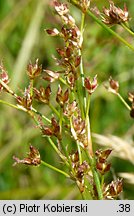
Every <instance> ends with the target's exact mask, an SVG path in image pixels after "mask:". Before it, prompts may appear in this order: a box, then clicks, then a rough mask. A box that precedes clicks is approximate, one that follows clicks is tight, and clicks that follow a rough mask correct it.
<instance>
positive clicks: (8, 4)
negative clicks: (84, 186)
mask: <svg viewBox="0 0 134 216" xmlns="http://www.w3.org/2000/svg"><path fill="white" fill-rule="evenodd" d="M51 2H52V1H49V0H19V1H18V0H0V60H2V61H3V63H4V65H5V67H6V68H7V70H8V72H9V76H10V79H11V81H10V86H11V87H12V88H13V89H14V90H15V91H16V92H20V89H24V87H25V86H27V84H28V79H27V76H26V75H25V72H26V65H27V63H29V61H30V60H31V61H32V62H34V61H35V59H36V58H39V62H40V63H41V64H42V65H43V68H44V69H46V68H49V69H52V68H55V63H54V61H53V59H52V55H55V56H56V55H57V53H56V51H55V49H56V47H58V46H59V39H57V38H52V37H49V36H48V35H47V34H46V33H45V31H44V29H46V28H51V27H57V26H59V23H58V22H57V19H56V18H55V16H54V15H55V14H54V10H53V9H52V7H51ZM114 2H116V3H117V4H118V5H119V6H121V7H123V2H124V1H114ZM126 3H127V6H128V8H129V11H130V16H131V17H132V19H131V21H130V24H131V27H132V29H134V4H133V1H132V0H129V1H127V2H126ZM95 4H96V5H97V6H98V8H99V9H101V8H102V6H104V5H106V6H108V1H106V0H105V1H99V0H98V1H93V0H92V5H95ZM70 8H71V12H72V14H73V16H74V17H75V18H76V22H77V24H78V26H79V25H80V11H79V10H77V9H76V8H74V7H73V6H71V7H70ZM112 28H113V29H115V31H116V32H118V33H119V34H120V35H122V37H124V38H126V40H127V41H128V42H130V43H131V44H133V46H134V40H133V38H132V37H131V36H130V35H129V34H128V33H126V32H124V30H123V29H122V28H121V27H120V26H116V27H112ZM84 37H85V39H84V44H83V56H84V64H85V73H86V75H88V76H89V75H91V76H92V77H93V76H94V75H95V74H97V75H98V80H99V87H98V89H97V90H96V92H95V94H94V95H93V97H92V101H91V112H90V116H91V128H92V131H93V132H94V133H97V134H103V135H105V136H107V135H108V134H112V135H115V136H119V137H120V138H121V139H122V140H124V139H126V140H127V141H128V145H129V142H131V143H132V145H133V147H132V150H133V152H134V143H133V142H134V124H133V119H131V118H130V116H129V112H128V110H127V109H126V108H125V107H124V106H123V104H122V103H121V102H120V101H119V99H118V98H116V97H115V96H114V95H111V94H110V93H108V92H107V91H106V90H105V88H104V86H103V83H104V82H105V81H107V80H108V79H109V77H110V76H111V75H112V77H113V78H114V79H117V80H119V82H120V92H121V94H122V96H123V97H124V99H125V100H126V101H127V102H128V99H127V93H128V92H129V91H132V90H134V53H133V52H132V51H131V50H130V49H129V48H128V47H125V46H124V45H123V44H121V43H120V42H119V41H118V40H117V39H116V38H114V37H113V36H111V35H110V34H109V33H107V32H106V31H105V30H104V29H102V28H101V27H100V26H99V25H98V24H96V23H95V22H94V21H93V20H92V19H91V18H90V17H87V18H86V25H85V32H84ZM55 88H57V87H56V86H55ZM0 98H2V99H5V100H10V101H11V99H10V97H8V96H7V95H6V94H1V95H0ZM53 100H54V99H53ZM128 103H129V102H128ZM36 107H37V108H38V109H39V110H40V111H41V112H42V113H44V114H47V115H48V116H49V115H50V116H51V112H50V110H49V109H48V107H47V106H44V105H40V104H39V105H37V104H36ZM94 142H95V140H94ZM29 144H32V145H33V146H36V147H37V148H39V150H40V153H41V157H42V159H43V160H45V161H46V162H49V163H50V164H53V165H55V166H57V167H60V168H61V169H63V165H62V164H61V163H59V158H58V156H57V155H55V153H54V151H53V149H52V148H51V147H50V145H49V143H48V142H47V140H46V139H45V138H42V137H41V134H40V132H39V130H38V129H37V128H35V126H34V123H33V121H32V120H31V119H29V117H28V116H27V115H26V114H24V113H22V112H20V111H17V110H14V109H12V108H10V107H7V106H5V105H2V104H0V199H81V196H80V195H79V192H78V190H77V188H76V186H75V185H74V184H73V183H72V182H71V181H68V180H66V179H65V178H64V177H63V176H61V175H60V174H57V173H55V172H54V171H51V170H49V169H48V168H45V167H42V166H40V167H37V168H35V167H26V166H23V165H20V166H15V167H13V166H12V164H13V159H12V156H13V155H17V156H18V157H20V158H23V156H24V155H26V152H27V151H28V147H29ZM117 145H118V143H117ZM95 148H98V147H97V146H95ZM124 148H125V146H124ZM131 153H132V152H131ZM111 162H112V165H113V166H112V167H113V173H114V175H115V176H116V175H118V173H119V172H125V173H131V172H133V173H134V158H133V161H132V160H129V161H128V160H127V158H125V157H124V158H123V159H120V158H119V157H117V156H116V157H112V158H111ZM112 175H113V174H111V176H109V177H108V179H109V180H111V177H112ZM133 183H134V181H133ZM121 198H123V199H134V186H133V184H130V183H127V182H126V181H124V193H123V195H122V197H121Z"/></svg>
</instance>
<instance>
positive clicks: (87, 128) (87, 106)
mask: <svg viewBox="0 0 134 216" xmlns="http://www.w3.org/2000/svg"><path fill="white" fill-rule="evenodd" d="M89 108H90V94H88V96H87V105H86V130H87V143H88V151H89V155H91V156H92V155H93V148H92V138H91V129H90V119H89Z"/></svg>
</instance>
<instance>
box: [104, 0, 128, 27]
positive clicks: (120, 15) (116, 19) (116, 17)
mask: <svg viewBox="0 0 134 216" xmlns="http://www.w3.org/2000/svg"><path fill="white" fill-rule="evenodd" d="M109 2H110V8H109V9H107V8H106V7H104V8H103V13H104V16H103V15H101V18H102V21H103V22H104V23H105V24H107V25H114V24H121V23H123V22H127V21H128V20H129V19H130V18H129V14H128V9H127V7H126V5H124V9H123V10H122V9H121V8H119V7H116V6H115V5H114V3H113V1H109Z"/></svg>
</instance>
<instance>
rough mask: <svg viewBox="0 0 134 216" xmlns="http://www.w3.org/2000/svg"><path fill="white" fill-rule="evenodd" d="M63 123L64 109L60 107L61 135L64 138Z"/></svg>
mask: <svg viewBox="0 0 134 216" xmlns="http://www.w3.org/2000/svg"><path fill="white" fill-rule="evenodd" d="M62 121H63V108H62V107H60V121H59V125H60V135H61V136H62Z"/></svg>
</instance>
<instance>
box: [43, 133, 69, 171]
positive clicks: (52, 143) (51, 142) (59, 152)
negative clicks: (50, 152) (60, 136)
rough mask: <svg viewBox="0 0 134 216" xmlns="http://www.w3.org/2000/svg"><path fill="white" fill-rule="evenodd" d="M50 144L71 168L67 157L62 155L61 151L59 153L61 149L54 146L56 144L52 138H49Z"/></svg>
mask: <svg viewBox="0 0 134 216" xmlns="http://www.w3.org/2000/svg"><path fill="white" fill-rule="evenodd" d="M47 139H48V141H49V143H50V144H51V146H52V147H53V149H54V150H55V151H56V152H57V154H58V155H59V157H60V158H61V159H62V160H63V161H64V162H65V164H66V165H67V166H68V167H69V163H68V162H67V159H66V157H65V156H64V155H63V154H62V153H61V151H59V149H58V148H57V146H56V145H55V144H54V142H53V141H52V139H51V138H50V137H47Z"/></svg>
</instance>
